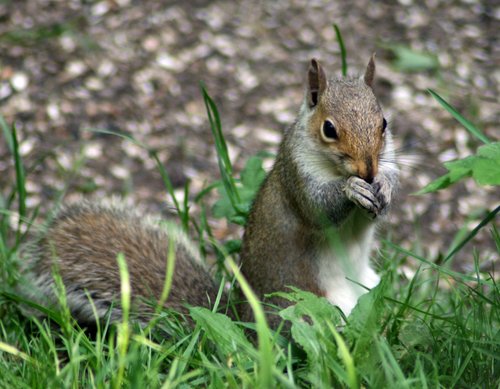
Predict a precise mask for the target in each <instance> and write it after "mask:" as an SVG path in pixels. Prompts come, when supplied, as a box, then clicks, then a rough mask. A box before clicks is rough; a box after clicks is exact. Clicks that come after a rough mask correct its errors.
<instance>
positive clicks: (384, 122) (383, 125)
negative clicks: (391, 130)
mask: <svg viewBox="0 0 500 389" xmlns="http://www.w3.org/2000/svg"><path fill="white" fill-rule="evenodd" d="M386 127H387V120H385V118H384V119H383V120H382V133H384V132H385V128H386Z"/></svg>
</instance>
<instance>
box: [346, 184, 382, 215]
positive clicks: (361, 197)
mask: <svg viewBox="0 0 500 389" xmlns="http://www.w3.org/2000/svg"><path fill="white" fill-rule="evenodd" d="M344 192H345V194H346V196H347V198H348V199H349V200H351V201H352V202H353V203H354V204H356V205H357V206H358V207H360V208H363V209H365V210H366V211H367V212H368V213H369V214H370V216H371V217H372V218H375V217H376V216H377V215H378V214H379V212H380V201H379V199H378V198H377V195H376V192H375V188H374V187H373V186H372V185H370V184H369V183H368V182H366V181H365V180H363V179H361V178H359V177H354V176H352V177H349V178H348V179H347V183H346V185H345V187H344Z"/></svg>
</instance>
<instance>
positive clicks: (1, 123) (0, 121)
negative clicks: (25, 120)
mask: <svg viewBox="0 0 500 389" xmlns="http://www.w3.org/2000/svg"><path fill="white" fill-rule="evenodd" d="M0 127H2V132H3V137H4V138H5V141H6V142H7V147H8V148H9V151H10V152H11V153H13V152H14V141H13V140H12V131H11V129H10V127H9V125H8V124H7V122H6V121H5V119H4V117H3V115H0Z"/></svg>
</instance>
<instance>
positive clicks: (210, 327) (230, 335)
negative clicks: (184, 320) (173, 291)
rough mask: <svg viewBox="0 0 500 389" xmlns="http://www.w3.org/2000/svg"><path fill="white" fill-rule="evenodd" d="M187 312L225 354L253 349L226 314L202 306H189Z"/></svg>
mask: <svg viewBox="0 0 500 389" xmlns="http://www.w3.org/2000/svg"><path fill="white" fill-rule="evenodd" d="M189 312H190V314H191V317H192V318H193V320H194V321H195V322H196V323H197V324H198V325H199V326H200V327H201V328H202V329H203V330H204V331H205V332H206V334H207V336H208V338H209V339H210V340H211V341H213V342H214V343H215V344H217V347H218V348H219V349H220V350H221V351H222V353H223V354H225V355H226V356H229V355H238V352H239V351H242V350H244V351H245V353H239V354H240V355H247V354H246V353H248V352H252V350H254V351H255V349H254V347H253V346H252V344H251V343H250V342H249V341H248V339H247V338H246V336H245V334H244V333H243V330H242V329H241V328H240V327H238V326H237V325H236V324H235V323H234V322H233V321H232V320H231V319H230V318H229V317H227V316H226V315H222V314H220V313H215V312H212V311H210V310H209V309H206V308H203V307H191V308H189ZM255 354H256V352H255Z"/></svg>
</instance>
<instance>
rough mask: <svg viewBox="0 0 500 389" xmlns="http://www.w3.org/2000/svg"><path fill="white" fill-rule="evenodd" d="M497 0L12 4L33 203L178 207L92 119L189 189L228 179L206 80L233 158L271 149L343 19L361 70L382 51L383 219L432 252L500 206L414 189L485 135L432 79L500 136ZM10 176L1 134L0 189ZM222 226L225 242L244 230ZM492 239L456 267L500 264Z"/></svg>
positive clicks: (13, 112) (0, 94)
mask: <svg viewBox="0 0 500 389" xmlns="http://www.w3.org/2000/svg"><path fill="white" fill-rule="evenodd" d="M494 3H495V2H494V1H492V0H491V1H483V2H479V1H473V0H467V1H465V0H464V1H454V2H449V1H439V0H427V1H412V0H400V1H399V2H398V1H390V2H372V1H365V0H353V1H350V2H340V1H325V2H323V1H300V0H293V1H288V2H284V1H282V2H251V1H236V2H235V1H213V2H208V1H152V0H146V1H134V0H108V1H76V0H68V1H50V0H30V1H14V0H12V1H9V0H4V1H1V2H0V110H1V114H2V115H3V117H4V118H5V120H6V121H7V122H8V123H15V124H16V126H17V128H18V130H19V134H20V138H21V139H22V145H21V152H22V154H23V157H24V160H25V162H26V164H27V166H28V167H29V176H28V182H27V187H28V190H29V193H30V197H29V207H30V208H33V207H36V206H38V205H41V214H43V213H44V211H45V210H47V209H48V208H50V206H51V205H52V204H54V201H55V198H56V196H57V194H58V193H59V191H60V190H61V189H63V188H66V187H67V195H66V198H68V199H72V198H74V197H76V196H77V195H80V194H81V193H86V194H88V195H93V196H96V197H102V196H108V195H110V194H116V193H118V194H126V195H127V196H128V198H129V199H130V200H131V201H132V202H134V203H135V204H138V206H140V207H143V208H145V209H148V210H150V211H152V212H162V213H164V214H167V213H170V211H169V207H168V204H169V200H167V196H166V194H165V190H164V188H163V185H162V183H161V178H160V176H159V174H158V171H157V169H156V168H155V165H154V163H153V162H152V161H151V159H150V158H149V157H148V155H147V153H146V152H145V151H144V150H143V149H141V148H140V147H138V146H135V145H132V144H131V143H130V142H127V141H124V140H122V139H120V138H118V137H114V136H104V135H102V134H96V133H94V132H91V131H88V129H89V128H94V129H95V128H100V129H110V130H119V131H123V132H125V133H128V134H130V135H132V136H133V137H135V138H136V139H138V140H139V141H140V142H143V143H144V144H146V145H148V146H149V147H152V148H154V149H156V150H157V151H158V153H159V156H160V159H161V161H162V162H163V163H164V165H165V166H166V168H167V170H168V172H169V173H170V175H171V176H172V180H173V183H174V185H175V187H176V188H179V191H180V189H181V188H182V186H183V185H184V183H185V182H186V180H188V179H189V180H191V196H192V197H193V198H194V196H195V195H196V194H197V193H198V192H199V191H200V190H201V189H202V188H203V186H204V185H206V183H209V182H213V180H214V179H217V178H218V177H219V175H218V170H217V164H216V157H215V153H214V147H213V142H212V138H211V135H210V130H209V127H208V124H207V119H206V113H205V109H204V105H203V101H202V99H201V93H200V82H203V83H205V85H206V87H207V89H208V91H209V93H210V94H211V95H212V97H213V98H214V100H215V101H216V102H217V104H218V107H219V110H220V113H221V118H222V122H223V128H224V132H225V134H226V135H227V141H228V144H229V148H230V153H231V157H232V160H233V161H234V164H235V167H236V169H237V170H239V169H241V168H242V166H243V165H244V162H245V161H246V160H247V158H248V157H249V156H251V155H253V154H255V153H256V152H258V151H260V150H268V151H271V152H275V151H276V148H277V145H278V143H279V139H280V136H281V132H282V130H283V129H284V128H286V127H287V126H288V125H290V124H291V123H292V122H293V120H294V117H295V114H296V112H297V110H298V107H299V105H300V103H301V99H302V92H303V86H304V79H305V72H306V69H307V64H308V61H309V59H310V58H311V57H317V58H319V59H320V60H321V61H322V62H323V64H324V65H325V67H326V68H327V69H329V70H330V73H331V74H340V55H339V49H338V44H337V42H336V39H335V32H334V30H333V28H332V24H333V23H337V24H338V25H339V26H340V28H341V30H342V32H343V36H344V40H345V45H346V48H347V53H348V63H349V66H350V67H349V69H350V72H351V73H353V74H362V72H363V70H364V67H365V65H366V63H367V61H368V59H369V57H370V55H371V53H372V52H374V51H376V52H377V58H378V60H377V80H376V85H375V90H376V94H377V95H378V96H379V97H380V100H381V102H382V104H383V106H384V109H385V112H386V116H387V117H388V118H389V122H390V125H391V127H392V129H393V132H394V134H395V137H396V138H397V145H398V148H399V150H400V154H401V156H400V162H401V167H402V169H403V184H402V187H403V189H402V193H401V195H400V197H399V201H398V205H396V206H395V208H394V211H393V213H392V215H391V217H390V219H389V222H388V224H387V229H388V230H389V231H391V235H392V239H393V241H395V242H396V243H399V244H401V245H403V246H404V247H415V246H416V247H418V248H419V251H420V252H421V253H423V254H426V255H428V256H429V257H430V258H436V257H437V256H438V255H439V252H440V250H441V251H446V249H447V247H448V246H449V245H450V244H451V242H452V239H453V236H454V235H455V234H456V232H457V231H458V230H459V229H460V228H462V227H463V226H464V225H466V226H467V227H468V228H469V229H471V228H472V227H473V226H475V225H476V224H477V223H478V222H479V221H480V220H481V218H482V217H484V216H485V212H486V211H487V210H491V209H493V207H495V206H496V205H498V204H499V196H498V192H495V191H494V189H493V188H478V187H477V185H475V183H474V182H473V181H472V180H470V181H466V182H465V183H463V184H460V185H456V186H454V187H453V188H450V189H448V190H445V191H442V192H440V193H438V194H434V195H426V196H413V195H411V193H413V192H415V191H416V190H418V189H419V188H421V187H422V186H423V185H425V184H426V183H428V182H430V181H431V180H432V179H434V178H436V177H437V176H439V175H440V174H442V173H443V172H444V169H443V168H442V162H444V161H448V160H452V159H455V158H457V157H464V156H467V155H469V154H471V153H473V152H474V151H475V149H476V148H477V146H478V145H479V143H478V142H477V141H476V140H475V139H472V138H471V136H470V135H469V134H468V133H467V132H466V131H465V130H464V129H463V128H462V127H461V126H460V125H459V124H458V123H456V122H455V121H454V120H453V119H451V118H450V116H449V115H448V114H447V113H446V112H445V111H444V110H443V109H441V108H440V107H439V106H438V104H437V103H436V102H435V101H434V100H433V99H432V97H431V96H430V95H429V94H428V93H427V92H426V89H427V88H433V89H435V90H436V91H438V92H439V93H440V94H441V95H443V96H444V97H446V98H447V99H448V100H449V101H450V102H451V103H452V104H453V105H455V106H456V107H457V108H458V109H459V110H460V111H461V112H462V113H463V114H464V115H465V116H466V117H468V118H469V119H470V120H472V121H473V122H474V123H476V124H478V125H479V127H480V128H482V130H483V131H484V132H485V133H486V134H487V135H488V136H490V137H492V138H494V139H498V138H499V133H498V123H499V112H498V111H499V110H498V108H499V104H498V89H499V81H500V70H499V68H498V64H499V61H500V45H499V44H498V38H497V37H498V31H499V27H500V6H499V5H498V3H496V4H494ZM389 45H401V46H402V47H407V48H411V49H413V50H416V51H421V52H425V53H429V54H432V55H433V56H435V58H437V61H438V63H439V68H438V69H434V70H425V71H419V72H412V73H409V72H403V71H402V70H401V69H398V68H396V67H395V66H394V63H395V62H394V57H393V54H392V52H391V50H389V49H388V47H389ZM83 146H85V147H83ZM83 156H84V157H85V158H86V162H85V164H84V166H83V168H82V169H81V170H80V171H79V173H78V174H74V173H73V170H74V169H73V167H74V166H75V164H76V163H78V161H79V160H81V159H82V157H83ZM270 163H271V161H269V163H268V165H269V164H270ZM13 177H14V168H13V164H12V161H11V158H10V155H9V153H8V150H7V146H6V144H5V141H4V140H2V141H0V189H1V190H2V193H3V194H4V195H5V194H6V193H7V192H8V189H9V188H11V187H12V182H13ZM193 211H194V212H195V213H196V212H197V209H196V208H194V209H193ZM212 223H213V225H214V228H215V230H216V233H217V236H218V237H219V238H221V239H226V238H229V237H231V236H235V235H239V234H241V231H240V230H238V229H235V228H234V227H232V226H226V225H225V223H223V222H221V221H215V220H213V221H212ZM493 246H494V245H493V243H492V240H491V238H490V235H489V233H488V231H483V232H482V233H480V234H479V235H478V236H477V237H476V238H475V239H474V241H473V243H472V244H470V245H469V246H468V250H466V251H465V252H464V253H462V254H461V257H460V260H459V261H457V262H456V263H455V266H456V267H457V268H459V269H470V268H471V267H472V264H473V260H472V256H471V255H470V254H471V253H472V252H473V250H474V249H475V250H478V251H479V252H480V253H481V258H483V259H485V260H488V261H487V262H489V263H490V266H491V263H492V262H494V261H496V260H498V258H496V257H495V251H494V247H493Z"/></svg>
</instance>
